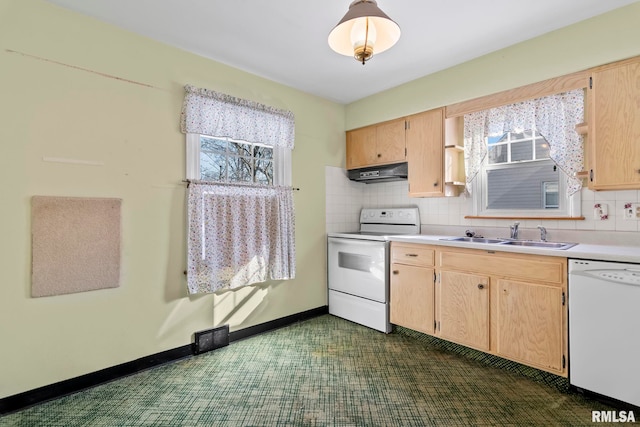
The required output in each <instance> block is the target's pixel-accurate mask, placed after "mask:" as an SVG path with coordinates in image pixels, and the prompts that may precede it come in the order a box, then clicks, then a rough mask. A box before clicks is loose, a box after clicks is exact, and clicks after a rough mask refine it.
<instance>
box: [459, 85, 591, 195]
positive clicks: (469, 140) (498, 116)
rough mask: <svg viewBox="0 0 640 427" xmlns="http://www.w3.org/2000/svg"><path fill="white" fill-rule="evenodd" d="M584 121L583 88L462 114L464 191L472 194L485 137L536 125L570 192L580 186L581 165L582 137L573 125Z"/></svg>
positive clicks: (485, 150)
mask: <svg viewBox="0 0 640 427" xmlns="http://www.w3.org/2000/svg"><path fill="white" fill-rule="evenodd" d="M583 121H584V90H582V89H578V90H573V91H570V92H564V93H559V94H555V95H551V96H545V97H543V98H538V99H532V100H529V101H524V102H519V103H516V104H511V105H504V106H501V107H497V108H492V109H489V110H483V111H478V112H476V113H470V114H465V116H464V148H465V170H466V173H467V182H466V189H465V190H466V192H467V194H471V183H472V181H473V179H474V178H475V177H476V175H477V174H478V172H479V171H480V167H481V165H482V162H483V161H484V158H485V157H486V155H487V145H486V142H485V138H486V137H488V136H499V135H504V134H505V133H506V132H509V131H513V132H522V131H524V130H529V129H533V128H534V127H535V129H536V130H537V131H538V132H539V133H540V134H542V136H543V137H544V138H545V139H546V140H547V142H548V143H549V149H550V153H549V157H550V158H551V159H552V160H553V161H554V162H555V163H556V165H557V166H558V167H559V168H560V169H561V170H562V171H563V172H564V173H565V174H567V176H568V177H569V178H568V186H567V193H568V195H572V194H574V193H576V192H577V191H580V189H581V188H582V182H581V181H580V180H579V179H577V178H576V177H575V176H574V173H575V172H579V171H581V170H582V168H583V165H584V150H583V146H582V137H581V136H580V135H578V133H577V132H576V129H575V127H576V125H577V124H579V123H581V122H583Z"/></svg>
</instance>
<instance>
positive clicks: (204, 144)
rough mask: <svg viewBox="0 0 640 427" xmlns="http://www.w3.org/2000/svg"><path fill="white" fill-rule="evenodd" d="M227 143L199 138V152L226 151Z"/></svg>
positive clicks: (221, 140) (203, 137)
mask: <svg viewBox="0 0 640 427" xmlns="http://www.w3.org/2000/svg"><path fill="white" fill-rule="evenodd" d="M226 147H227V141H225V140H223V139H215V138H207V137H206V136H201V137H200V151H221V152H224V151H226Z"/></svg>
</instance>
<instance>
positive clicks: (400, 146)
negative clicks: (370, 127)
mask: <svg viewBox="0 0 640 427" xmlns="http://www.w3.org/2000/svg"><path fill="white" fill-rule="evenodd" d="M404 127H405V120H404V119H398V120H394V121H391V122H387V123H382V124H380V125H378V126H376V128H377V129H376V141H377V142H376V150H377V151H376V159H375V162H376V163H378V164H387V163H399V162H404V161H405V159H406V157H405V147H406V145H405V129H404Z"/></svg>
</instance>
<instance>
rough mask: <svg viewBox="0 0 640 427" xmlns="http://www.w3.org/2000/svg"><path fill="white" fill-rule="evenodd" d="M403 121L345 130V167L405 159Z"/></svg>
mask: <svg viewBox="0 0 640 427" xmlns="http://www.w3.org/2000/svg"><path fill="white" fill-rule="evenodd" d="M405 148H406V147H405V121H404V119H397V120H392V121H389V122H384V123H379V124H376V125H371V126H367V127H363V128H359V129H354V130H351V131H348V132H347V169H356V168H362V167H367V166H376V165H384V164H391V163H399V162H404V161H406V153H405V152H406V150H405Z"/></svg>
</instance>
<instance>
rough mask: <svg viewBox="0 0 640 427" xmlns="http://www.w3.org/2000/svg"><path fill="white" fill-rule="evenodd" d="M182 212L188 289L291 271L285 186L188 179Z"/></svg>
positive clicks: (290, 214) (281, 276)
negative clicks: (185, 224)
mask: <svg viewBox="0 0 640 427" xmlns="http://www.w3.org/2000/svg"><path fill="white" fill-rule="evenodd" d="M188 216H189V221H188V224H189V229H188V237H189V241H188V245H187V246H188V249H187V250H188V256H187V268H188V271H187V285H188V288H189V293H191V294H196V293H209V292H215V291H217V290H219V289H223V288H237V287H239V286H244V285H249V284H252V283H258V282H264V281H267V280H285V279H293V278H294V277H295V243H294V228H295V227H294V225H295V221H294V206H293V195H292V190H291V187H282V186H272V187H269V186H246V185H245V186H242V185H214V184H206V183H202V182H192V183H191V184H190V185H189V196H188Z"/></svg>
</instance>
